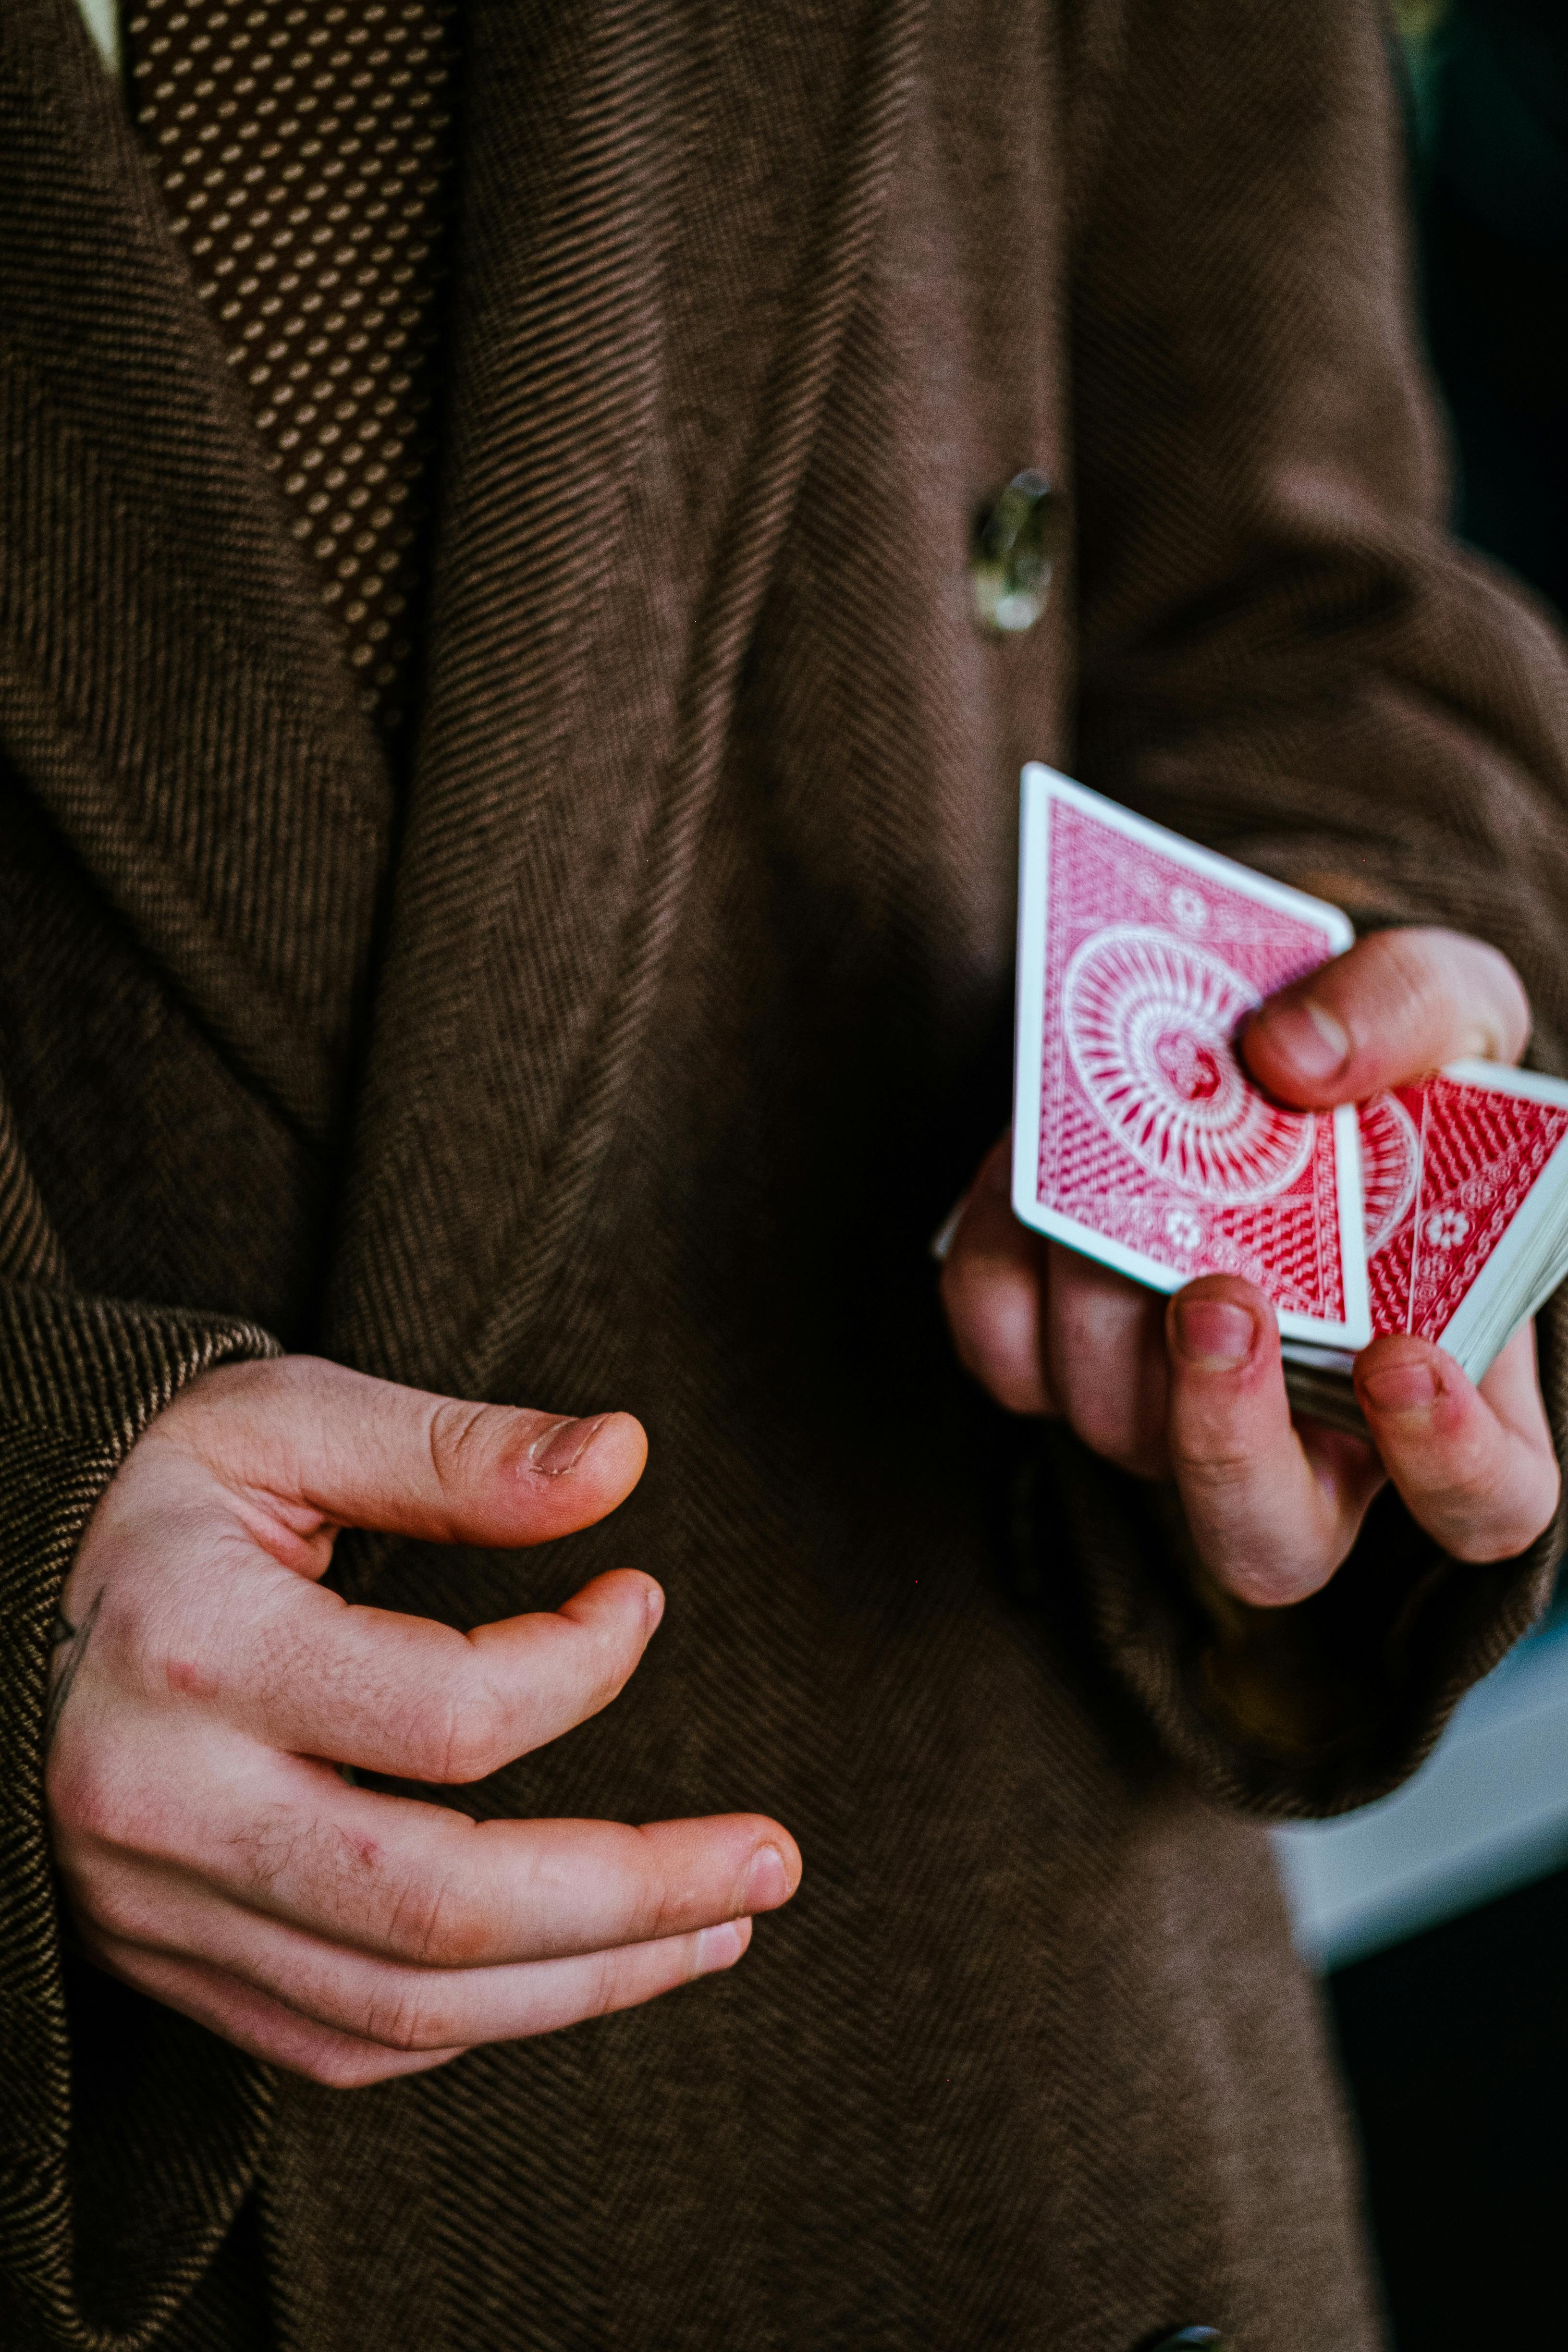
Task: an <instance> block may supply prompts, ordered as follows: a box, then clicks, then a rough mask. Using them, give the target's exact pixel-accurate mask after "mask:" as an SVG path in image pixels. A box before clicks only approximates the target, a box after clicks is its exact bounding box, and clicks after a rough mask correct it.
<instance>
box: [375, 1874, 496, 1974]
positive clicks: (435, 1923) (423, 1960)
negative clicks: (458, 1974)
mask: <svg viewBox="0 0 1568 2352" xmlns="http://www.w3.org/2000/svg"><path fill="white" fill-rule="evenodd" d="M387 1937H388V1940H389V1941H390V1942H391V1944H392V1945H393V1947H394V1948H395V1950H396V1951H397V1952H398V1953H399V1954H400V1955H401V1956H402V1957H403V1958H405V1959H409V1960H414V1961H416V1962H417V1963H419V1964H420V1965H421V1966H423V1967H426V1968H435V1969H467V1968H476V1967H479V1966H480V1965H482V1964H483V1963H484V1962H485V1961H486V1960H488V1959H489V1958H490V1950H491V1945H492V1943H493V1940H494V1938H493V1935H492V1931H491V1925H490V1921H489V1918H488V1917H487V1916H485V1914H484V1912H483V1911H482V1909H480V1908H479V1906H476V1905H475V1903H474V1902H473V1900H472V1898H471V1896H470V1895H468V1893H467V1892H466V1890H464V1889H461V1888H459V1887H458V1886H455V1885H454V1884H453V1882H452V1880H451V1879H450V1878H449V1877H448V1878H440V1879H435V1880H432V1881H431V1882H429V1883H428V1884H424V1885H421V1884H417V1883H415V1884H411V1885H405V1887H404V1888H403V1889H402V1890H401V1891H400V1893H399V1895H398V1897H397V1900H396V1902H395V1905H394V1906H393V1911H392V1916H391V1919H390V1920H389V1922H388V1926H387Z"/></svg>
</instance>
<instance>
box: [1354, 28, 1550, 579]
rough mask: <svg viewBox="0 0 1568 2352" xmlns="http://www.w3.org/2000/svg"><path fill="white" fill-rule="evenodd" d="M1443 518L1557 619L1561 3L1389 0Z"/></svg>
mask: <svg viewBox="0 0 1568 2352" xmlns="http://www.w3.org/2000/svg"><path fill="white" fill-rule="evenodd" d="M1396 14H1397V17H1398V22H1399V30H1400V35H1401V40H1402V47H1403V52H1404V58H1405V67H1406V76H1405V86H1406V96H1407V115H1408V124H1409V132H1410V149H1411V166H1412V168H1411V179H1412V189H1413V195H1414V200H1415V216H1416V233H1417V241H1418V258H1419V266H1420V282H1421V292H1422V305H1423V311H1424V316H1425V322H1426V336H1427V341H1428V346H1429V349H1430V352H1431V357H1432V361H1433V364H1434V366H1435V368H1436V373H1437V377H1438V380H1439V382H1440V383H1441V385H1442V388H1443V392H1444V394H1445V397H1446V399H1447V404H1448V408H1449V411H1450V414H1451V416H1452V420H1453V428H1454V440H1455V454H1456V457H1457V461H1458V478H1457V484H1456V491H1457V496H1456V506H1455V514H1454V522H1455V526H1456V528H1457V529H1458V531H1459V532H1460V533H1461V535H1462V536H1463V537H1465V538H1466V539H1468V540H1470V541H1473V543H1474V544H1475V545H1476V546H1478V547H1480V548H1483V549H1485V550H1486V551H1488V552H1489V554H1492V555H1495V556H1498V557H1500V559H1501V561H1502V562H1505V563H1507V564H1509V565H1510V567H1511V568H1512V569H1513V570H1514V571H1516V572H1519V573H1520V574H1521V577H1522V578H1524V579H1525V580H1527V581H1528V582H1530V583H1531V584H1532V585H1533V586H1534V587H1535V588H1536V589H1538V590H1539V591H1540V592H1541V593H1542V594H1543V595H1545V596H1547V597H1549V598H1550V599H1551V600H1552V602H1553V603H1554V604H1556V606H1557V607H1558V609H1559V611H1560V612H1568V302H1565V299H1564V297H1565V294H1568V0H1403V5H1401V6H1400V7H1399V8H1398V9H1397V11H1396Z"/></svg>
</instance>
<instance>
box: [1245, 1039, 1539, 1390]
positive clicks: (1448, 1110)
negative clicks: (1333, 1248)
mask: <svg viewBox="0 0 1568 2352" xmlns="http://www.w3.org/2000/svg"><path fill="white" fill-rule="evenodd" d="M1360 1118H1361V1143H1362V1168H1363V1186H1364V1193H1365V1203H1366V1209H1365V1225H1366V1246H1367V1274H1368V1282H1369V1287H1370V1292H1371V1299H1372V1324H1373V1331H1374V1332H1376V1333H1378V1334H1382V1333H1384V1332H1390V1331H1400V1332H1409V1333H1412V1334H1414V1336H1415V1338H1416V1339H1431V1340H1435V1341H1436V1342H1437V1343H1438V1344H1439V1345H1440V1346H1441V1347H1443V1348H1445V1349H1447V1352H1448V1354H1449V1355H1451V1356H1452V1357H1453V1358H1454V1360H1455V1361H1456V1362H1457V1363H1458V1364H1459V1365H1460V1366H1461V1367H1462V1368H1463V1370H1465V1371H1467V1372H1468V1374H1469V1376H1470V1378H1471V1379H1472V1380H1479V1379H1480V1377H1481V1374H1482V1373H1483V1372H1484V1371H1485V1370H1486V1369H1487V1367H1488V1365H1489V1363H1490V1362H1491V1360H1492V1359H1493V1357H1494V1356H1495V1355H1496V1354H1497V1352H1498V1349H1500V1347H1501V1346H1502V1345H1503V1342H1504V1341H1505V1340H1506V1339H1508V1338H1509V1337H1510V1334H1511V1333H1512V1332H1514V1331H1515V1330H1517V1329H1518V1328H1519V1326H1520V1325H1521V1323H1522V1322H1524V1321H1526V1320H1527V1319H1528V1318H1529V1317H1530V1316H1531V1315H1533V1314H1534V1313H1535V1311H1536V1309H1537V1308H1538V1307H1541V1306H1542V1305H1543V1304H1544V1303H1545V1301H1546V1300H1547V1299H1548V1298H1549V1297H1551V1295H1552V1291H1553V1290H1555V1289H1556V1287H1557V1286H1558V1284H1559V1283H1560V1282H1561V1281H1562V1280H1563V1276H1564V1275H1565V1274H1568V1086H1564V1085H1563V1081H1562V1080H1561V1079H1559V1078H1549V1077H1542V1076H1540V1075H1539V1074H1538V1073H1537V1072H1535V1071H1533V1070H1514V1069H1507V1068H1504V1067H1502V1066H1500V1065H1499V1064H1497V1063H1493V1062H1451V1063H1450V1064H1449V1065H1448V1066H1447V1069H1444V1070H1439V1071H1438V1072H1436V1075H1435V1076H1432V1077H1429V1078H1424V1079H1421V1080H1419V1081H1418V1082H1417V1083H1416V1084H1415V1085H1413V1086H1408V1087H1395V1088H1394V1090H1393V1091H1392V1092H1391V1093H1388V1094H1382V1095H1374V1096H1373V1097H1372V1099H1371V1100H1370V1101H1369V1102H1365V1103H1363V1105H1362V1106H1361V1113H1360ZM1286 1354H1287V1360H1288V1370H1287V1378H1288V1381H1289V1386H1290V1390H1291V1393H1292V1395H1293V1396H1294V1397H1295V1398H1296V1400H1297V1402H1299V1403H1300V1406H1301V1409H1302V1410H1303V1411H1304V1412H1312V1413H1316V1414H1317V1415H1318V1416H1319V1418H1320V1419H1323V1420H1328V1421H1332V1422H1335V1423H1338V1424H1340V1425H1341V1426H1346V1427H1351V1426H1360V1425H1361V1416H1360V1409H1359V1407H1358V1406H1357V1405H1356V1404H1355V1402H1354V1398H1353V1391H1352V1387H1351V1368H1352V1360H1351V1358H1350V1356H1349V1355H1346V1354H1342V1353H1335V1352H1334V1351H1332V1350H1328V1349H1319V1348H1314V1347H1311V1346H1300V1345H1293V1346H1289V1347H1288V1348H1287V1350H1286Z"/></svg>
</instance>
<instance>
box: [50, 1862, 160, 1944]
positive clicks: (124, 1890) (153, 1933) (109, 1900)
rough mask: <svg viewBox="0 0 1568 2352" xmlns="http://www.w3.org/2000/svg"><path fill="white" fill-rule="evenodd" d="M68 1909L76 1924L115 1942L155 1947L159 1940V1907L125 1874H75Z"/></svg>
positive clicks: (119, 1872)
mask: <svg viewBox="0 0 1568 2352" xmlns="http://www.w3.org/2000/svg"><path fill="white" fill-rule="evenodd" d="M71 1907H72V1910H73V1912H74V1913H75V1916H76V1917H77V1920H78V1922H79V1923H80V1924H85V1925H86V1926H88V1927H90V1928H92V1929H94V1930H95V1931H96V1932H97V1933H98V1934H100V1935H101V1936H108V1937H113V1938H114V1939H115V1940H116V1941H117V1942H121V1943H127V1944H154V1943H157V1942H159V1941H160V1939H161V1938H160V1929H161V1927H162V1926H163V1921H162V1920H161V1918H160V1906H159V1905H158V1904H157V1903H156V1902H155V1901H153V1900H151V1899H150V1898H149V1895H148V1894H147V1892H146V1890H145V1889H144V1888H142V1887H141V1886H140V1885H138V1884H137V1881H136V1880H135V1879H134V1878H133V1877H132V1875H131V1874H129V1873H128V1872H124V1871H94V1872H88V1873H81V1874H76V1875H75V1876H74V1877H73V1881H72V1885H71Z"/></svg>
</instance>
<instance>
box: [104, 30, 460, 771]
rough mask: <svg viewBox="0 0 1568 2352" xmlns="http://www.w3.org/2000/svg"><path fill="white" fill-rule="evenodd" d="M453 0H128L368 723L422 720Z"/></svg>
mask: <svg viewBox="0 0 1568 2352" xmlns="http://www.w3.org/2000/svg"><path fill="white" fill-rule="evenodd" d="M457 5H458V0H352V5H351V0H125V12H126V14H125V36H126V53H127V61H128V65H129V69H130V89H131V100H132V110H133V112H134V114H135V118H136V121H137V124H138V127H139V129H140V131H141V135H142V142H143V143H144V145H145V147H146V149H147V151H148V153H149V156H150V158H151V160H152V163H153V170H154V172H155V173H156V175H157V178H158V180H159V183H160V184H161V186H162V188H163V194H164V198H165V200H166V202H167V205H168V208H169V217H170V223H171V226H172V227H173V229H174V235H175V236H176V238H177V239H178V240H179V243H180V245H181V246H182V247H184V252H185V254H186V256H187V257H188V258H189V261H190V265H191V268H192V270H193V272H194V274H195V280H196V284H197V287H198V289H199V290H200V294H201V299H202V300H203V301H204V302H205V304H206V306H207V308H208V310H210V311H211V313H212V315H213V317H214V319H215V320H216V323H217V326H218V329H219V331H220V332H221V333H222V335H223V338H224V341H225V342H226V345H227V351H228V358H229V361H230V362H231V364H232V365H233V366H234V367H235V368H237V370H238V371H239V373H240V375H241V377H242V379H243V382H244V383H245V386H246V390H247V393H248V394H249V398H250V404H251V409H252V413H253V415H254V416H255V419H256V424H257V428H258V432H259V434H260V436H261V442H262V446H263V448H264V450H265V452H266V458H267V463H268V467H270V468H271V470H272V471H273V472H274V473H275V474H276V475H277V477H278V480H279V488H280V490H281V492H282V496H283V499H284V502H285V506H286V509H287V512H288V517H289V528H290V529H291V530H292V531H293V533H294V536H295V538H296V539H297V540H298V541H300V543H301V545H303V546H305V547H307V548H308V549H309V551H310V557H311V559H312V561H313V562H314V563H315V565H316V567H317V570H318V572H319V574H320V578H321V593H322V596H323V597H324V599H325V601H326V603H327V605H328V607H329V609H330V610H331V612H332V614H334V615H335V617H336V619H337V620H338V622H339V624H340V625H341V627H342V633H343V637H344V641H345V643H346V646H347V648H348V656H349V659H350V661H351V663H352V664H353V667H354V669H355V671H356V672H357V674H358V676H359V678H360V681H361V693H362V696H363V700H364V703H365V707H366V709H368V710H369V711H370V712H371V713H372V714H373V715H374V718H375V719H376V720H377V722H378V724H379V725H380V726H381V728H382V729H383V731H384V734H385V735H386V736H387V737H388V738H389V739H395V737H396V736H397V734H398V733H399V731H400V730H401V728H402V725H403V722H404V720H405V717H406V715H407V709H408V703H409V697H410V691H411V687H412V682H413V681H412V663H413V658H414V652H415V635H416V633H415V620H416V601H417V589H418V584H419V560H420V556H421V553H422V549H423V541H424V537H425V531H424V526H425V523H426V519H427V512H428V503H429V474H430V465H431V458H432V455H433V450H434V441H435V424H436V415H435V400H436V394H437V390H438V382H437V334H438V331H439V315H438V313H439V301H440V291H441V278H442V273H443V268H444V265H445V261H446V256H447V243H448V239H447V227H448V221H449V215H450V211H451V199H452V177H453V174H452V152H453V142H452V101H453V79H454V65H455V54H456V36H457V21H456V20H457Z"/></svg>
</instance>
